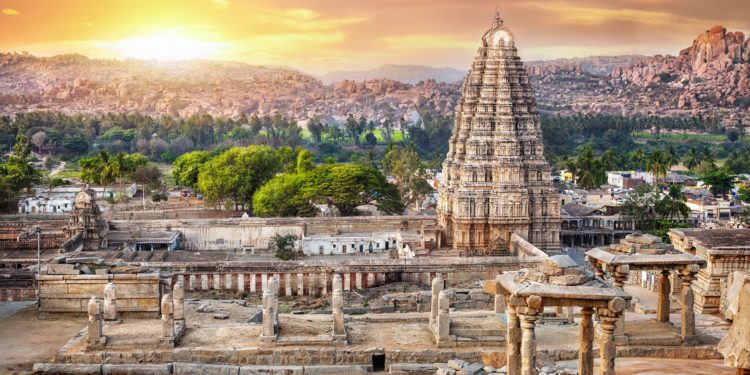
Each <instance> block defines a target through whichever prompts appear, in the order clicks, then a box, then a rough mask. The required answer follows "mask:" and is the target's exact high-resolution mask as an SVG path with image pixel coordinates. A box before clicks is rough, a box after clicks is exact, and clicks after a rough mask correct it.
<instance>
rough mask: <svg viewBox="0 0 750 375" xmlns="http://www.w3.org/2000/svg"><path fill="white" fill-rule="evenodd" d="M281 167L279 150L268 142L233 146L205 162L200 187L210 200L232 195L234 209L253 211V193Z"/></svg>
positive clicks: (214, 200)
mask: <svg viewBox="0 0 750 375" xmlns="http://www.w3.org/2000/svg"><path fill="white" fill-rule="evenodd" d="M282 167H283V166H282V164H281V160H280V158H279V154H278V152H276V150H274V149H273V148H271V147H269V146H255V145H253V146H249V147H245V148H240V147H234V148H231V149H229V150H228V151H226V152H224V153H222V154H221V155H219V156H217V157H215V158H213V159H211V160H209V161H208V162H206V163H205V164H203V166H202V167H201V168H200V172H199V173H198V189H199V190H200V191H201V192H202V193H203V194H204V195H205V196H206V199H207V200H208V201H209V202H214V203H225V200H226V199H231V203H232V204H234V206H235V209H237V208H238V206H242V207H243V208H245V209H247V210H248V211H250V212H252V203H253V202H252V199H253V194H254V193H255V191H256V190H258V188H260V187H261V186H262V185H263V184H265V183H266V182H267V181H268V180H270V179H271V178H273V176H274V175H276V173H278V172H280V171H281V170H282Z"/></svg>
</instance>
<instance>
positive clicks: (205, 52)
mask: <svg viewBox="0 0 750 375" xmlns="http://www.w3.org/2000/svg"><path fill="white" fill-rule="evenodd" d="M106 48H107V49H110V50H112V51H113V52H114V53H115V54H117V55H118V56H120V57H121V58H134V59H146V60H148V59H156V60H191V59H215V58H218V57H219V55H220V54H221V52H222V50H223V49H224V46H223V45H222V44H221V43H217V42H206V41H198V40H193V39H188V38H185V37H181V36H176V35H151V36H142V37H132V38H126V39H122V40H120V41H117V42H114V43H112V44H110V45H108V46H106Z"/></svg>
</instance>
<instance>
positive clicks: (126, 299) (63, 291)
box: [37, 265, 166, 316]
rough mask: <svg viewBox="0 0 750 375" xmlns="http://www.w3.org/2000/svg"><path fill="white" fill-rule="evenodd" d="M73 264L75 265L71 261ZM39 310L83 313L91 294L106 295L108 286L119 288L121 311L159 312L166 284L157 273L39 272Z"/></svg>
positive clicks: (118, 306) (119, 309)
mask: <svg viewBox="0 0 750 375" xmlns="http://www.w3.org/2000/svg"><path fill="white" fill-rule="evenodd" d="M71 266H72V265H71ZM37 280H38V282H39V289H40V293H39V311H40V312H43V313H81V312H85V311H87V309H88V304H89V301H90V299H91V296H97V297H100V298H104V297H105V295H104V290H105V286H106V285H107V284H109V283H112V284H114V287H115V288H116V289H117V309H118V311H119V312H120V313H124V314H126V315H127V314H129V313H136V314H138V315H141V314H146V315H148V314H153V315H154V316H155V315H156V314H158V313H159V300H160V298H161V295H162V288H163V286H164V285H166V284H165V283H164V282H162V281H161V277H160V275H159V274H158V273H157V274H154V273H140V274H117V275H113V274H107V275H76V274H66V275H63V274H57V275H54V274H53V275H39V276H37Z"/></svg>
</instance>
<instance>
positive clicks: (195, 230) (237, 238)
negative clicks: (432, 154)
mask: <svg viewBox="0 0 750 375" xmlns="http://www.w3.org/2000/svg"><path fill="white" fill-rule="evenodd" d="M432 222H434V219H433V218H429V217H424V216H364V217H334V218H324V219H323V218H269V219H262V218H233V219H188V220H112V221H111V222H110V229H111V230H122V231H130V232H134V233H137V232H139V231H179V232H181V233H182V240H181V248H182V249H183V250H240V249H243V248H245V249H247V248H255V249H268V248H269V244H270V242H271V238H272V237H273V236H275V235H277V234H279V235H290V234H291V235H295V236H297V237H299V238H301V237H302V236H304V235H307V234H331V233H369V232H374V231H378V232H388V231H394V232H395V231H400V230H402V229H409V230H419V229H420V228H421V227H422V224H427V223H432Z"/></svg>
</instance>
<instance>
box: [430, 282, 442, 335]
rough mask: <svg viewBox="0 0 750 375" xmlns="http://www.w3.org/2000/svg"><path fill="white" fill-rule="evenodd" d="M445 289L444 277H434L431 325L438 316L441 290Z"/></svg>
mask: <svg viewBox="0 0 750 375" xmlns="http://www.w3.org/2000/svg"><path fill="white" fill-rule="evenodd" d="M442 291H443V279H441V278H439V277H436V278H434V279H432V296H431V299H430V325H432V324H433V323H435V320H436V319H437V316H438V311H439V309H438V302H439V298H440V292H442Z"/></svg>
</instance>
